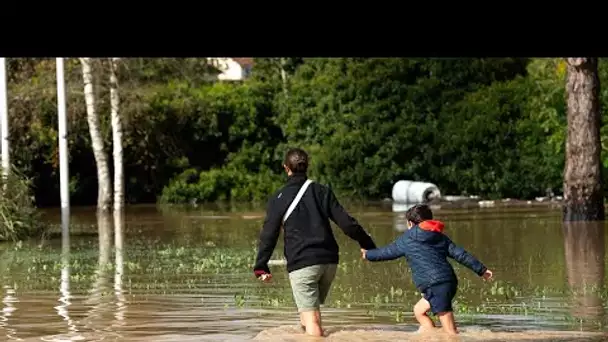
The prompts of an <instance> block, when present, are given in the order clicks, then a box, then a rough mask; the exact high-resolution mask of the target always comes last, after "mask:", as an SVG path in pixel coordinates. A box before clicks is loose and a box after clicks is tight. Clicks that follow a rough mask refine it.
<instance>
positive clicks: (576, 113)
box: [563, 57, 605, 221]
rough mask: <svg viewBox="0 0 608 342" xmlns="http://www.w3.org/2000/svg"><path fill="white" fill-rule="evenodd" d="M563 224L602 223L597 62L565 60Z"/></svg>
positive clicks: (587, 58) (602, 196)
mask: <svg viewBox="0 0 608 342" xmlns="http://www.w3.org/2000/svg"><path fill="white" fill-rule="evenodd" d="M567 62H568V76H567V80H566V92H567V97H568V102H567V103H568V137H567V138H566V165H565V170H564V200H565V203H564V214H563V220H564V221H596V220H599V221H601V220H604V215H605V213H604V194H603V180H602V165H601V160H600V152H601V148H602V147H601V140H600V124H601V113H600V101H599V93H600V80H599V76H598V69H597V67H598V65H597V63H598V59H597V58H594V57H584V58H568V59H567Z"/></svg>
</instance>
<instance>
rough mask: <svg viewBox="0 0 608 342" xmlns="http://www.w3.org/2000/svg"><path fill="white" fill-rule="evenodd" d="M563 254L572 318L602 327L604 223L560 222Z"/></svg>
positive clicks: (603, 314)
mask: <svg viewBox="0 0 608 342" xmlns="http://www.w3.org/2000/svg"><path fill="white" fill-rule="evenodd" d="M563 233H564V252H565V260H566V271H567V278H568V284H569V285H570V288H571V290H572V304H571V305H572V306H571V311H572V315H573V316H574V317H576V318H578V319H580V320H581V323H582V322H589V323H591V324H602V323H603V322H604V316H605V310H604V306H603V302H602V298H601V297H600V291H601V290H602V288H603V286H604V272H605V271H604V270H605V261H604V258H605V237H604V235H605V225H604V222H585V223H579V222H577V223H564V224H563Z"/></svg>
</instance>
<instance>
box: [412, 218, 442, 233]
mask: <svg viewBox="0 0 608 342" xmlns="http://www.w3.org/2000/svg"><path fill="white" fill-rule="evenodd" d="M418 227H420V229H423V230H428V231H430V232H437V233H443V227H445V225H444V224H443V222H441V221H437V220H426V221H422V222H420V223H419V224H418Z"/></svg>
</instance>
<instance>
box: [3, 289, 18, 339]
mask: <svg viewBox="0 0 608 342" xmlns="http://www.w3.org/2000/svg"><path fill="white" fill-rule="evenodd" d="M4 291H5V292H6V294H5V295H4V298H3V299H2V303H3V304H4V307H3V308H2V315H0V327H2V328H4V330H6V337H7V338H8V339H9V340H21V339H20V338H18V337H17V336H16V333H17V331H16V329H14V328H11V326H10V324H9V319H10V317H11V316H12V315H13V312H15V311H16V310H17V308H16V307H15V304H13V303H17V302H19V299H17V296H16V295H15V289H14V288H12V287H11V286H8V285H5V286H4Z"/></svg>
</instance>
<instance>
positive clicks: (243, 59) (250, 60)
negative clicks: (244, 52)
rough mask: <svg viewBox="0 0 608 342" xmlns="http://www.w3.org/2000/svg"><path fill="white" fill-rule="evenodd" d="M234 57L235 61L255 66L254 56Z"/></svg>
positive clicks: (242, 64)
mask: <svg viewBox="0 0 608 342" xmlns="http://www.w3.org/2000/svg"><path fill="white" fill-rule="evenodd" d="M232 59H233V60H234V61H235V62H237V63H239V64H240V65H241V66H253V57H240V58H232Z"/></svg>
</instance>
